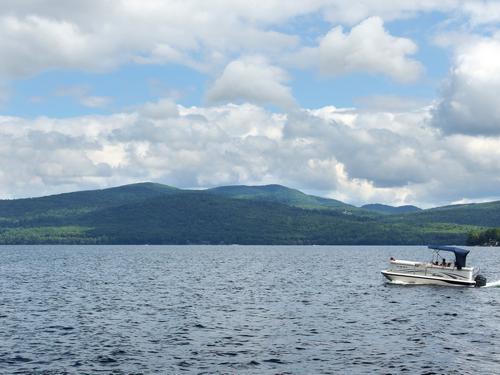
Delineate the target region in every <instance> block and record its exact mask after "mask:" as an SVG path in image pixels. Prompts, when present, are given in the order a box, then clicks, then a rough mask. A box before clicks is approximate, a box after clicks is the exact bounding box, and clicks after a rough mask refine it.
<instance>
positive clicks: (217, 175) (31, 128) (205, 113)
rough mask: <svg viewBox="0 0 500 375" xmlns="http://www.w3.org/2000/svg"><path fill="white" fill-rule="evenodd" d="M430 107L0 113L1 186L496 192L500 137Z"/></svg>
mask: <svg viewBox="0 0 500 375" xmlns="http://www.w3.org/2000/svg"><path fill="white" fill-rule="evenodd" d="M430 116H431V115H430V113H429V110H428V109H427V108H422V109H421V110H420V111H414V110H413V111H411V112H395V113H393V112H370V111H366V110H363V111H357V110H355V109H337V108H334V107H324V108H318V109H311V110H300V111H294V112H293V113H286V112H283V113H272V112H269V111H268V110H266V109H264V108H262V107H260V106H257V105H253V104H248V103H247V104H240V105H236V104H226V105H219V106H211V107H183V106H179V105H175V104H174V103H172V102H171V101H170V100H168V99H165V100H160V101H158V102H154V103H146V104H145V105H143V106H141V107H138V108H137V109H135V110H133V111H131V112H127V113H120V114H114V115H107V116H85V117H75V118H69V119H51V118H46V117H42V118H37V119H33V120H28V119H22V118H17V117H0V166H1V167H0V195H1V196H2V197H12V195H13V194H16V196H32V195H41V194H47V193H56V192H62V191H71V190H78V189H82V188H96V187H106V186H113V185H118V184H124V183H130V182H138V181H148V180H149V181H151V180H152V181H157V182H163V183H167V184H171V185H175V186H179V187H210V186H217V185H223V184H266V183H281V184H284V185H288V186H291V187H296V188H299V189H302V190H304V191H312V192H315V193H317V194H321V195H325V196H326V195H327V196H330V197H332V198H338V199H343V200H345V201H347V202H351V203H355V204H363V203H366V202H377V201H381V202H385V203H392V204H404V203H417V204H421V205H433V204H443V203H449V202H451V201H460V200H461V199H464V198H468V199H483V198H484V197H494V196H498V193H497V192H496V190H495V189H496V187H497V186H498V182H499V181H498V177H496V176H499V175H500V164H499V163H498V162H497V161H498V158H499V157H500V156H499V155H498V152H497V150H500V137H496V136H488V137H485V136H472V135H449V136H443V135H442V134H441V133H440V132H439V131H437V130H436V129H434V128H433V127H432V126H430V121H429V119H430Z"/></svg>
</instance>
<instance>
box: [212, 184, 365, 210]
mask: <svg viewBox="0 0 500 375" xmlns="http://www.w3.org/2000/svg"><path fill="white" fill-rule="evenodd" d="M206 191H207V192H210V193H213V194H219V195H223V196H225V197H230V198H237V199H248V200H259V201H267V202H275V203H283V204H286V205H289V206H294V207H300V208H307V209H325V208H327V209H344V210H345V209H347V210H353V209H354V210H356V207H354V206H351V205H350V204H346V203H344V202H341V201H338V200H335V199H328V198H321V197H316V196H314V195H307V194H304V193H303V192H301V191H299V190H296V189H290V188H288V187H286V186H282V185H264V186H245V185H236V186H221V187H217V188H213V189H208V190H206Z"/></svg>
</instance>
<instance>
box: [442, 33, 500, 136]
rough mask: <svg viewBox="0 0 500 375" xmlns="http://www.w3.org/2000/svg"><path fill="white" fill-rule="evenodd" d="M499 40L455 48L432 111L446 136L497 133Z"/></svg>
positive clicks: (499, 114)
mask: <svg viewBox="0 0 500 375" xmlns="http://www.w3.org/2000/svg"><path fill="white" fill-rule="evenodd" d="M498 92H500V38H499V39H493V38H492V39H482V40H479V41H476V43H474V44H471V45H470V44H468V45H462V46H459V47H458V48H457V51H456V54H455V59H454V66H453V67H452V69H451V72H450V75H449V77H448V79H447V81H446V82H445V84H444V87H443V92H442V97H441V99H440V101H439V103H438V105H437V107H436V110H435V112H434V124H435V125H436V126H437V127H440V128H441V129H443V131H445V132H447V133H463V134H500V106H499V105H498Z"/></svg>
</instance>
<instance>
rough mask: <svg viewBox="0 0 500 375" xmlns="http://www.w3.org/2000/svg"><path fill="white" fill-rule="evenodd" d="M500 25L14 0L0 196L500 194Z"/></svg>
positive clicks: (446, 199) (417, 13)
mask: <svg viewBox="0 0 500 375" xmlns="http://www.w3.org/2000/svg"><path fill="white" fill-rule="evenodd" d="M499 21H500V4H499V3H498V2H494V1H479V0H478V1H476V0H471V1H462V0H449V1H447V2H443V1H433V0H425V1H424V0H422V1H416V2H413V3H411V4H410V3H406V2H400V1H395V0H384V1H377V2H375V1H369V0H364V1H359V2H357V3H355V4H354V3H353V2H349V1H343V0H310V1H304V2H300V3H290V2H285V1H283V0H270V1H269V2H266V3H265V4H264V3H263V4H262V5H260V6H254V5H252V4H249V3H248V2H244V1H239V0H236V1H229V0H227V1H226V0H220V1H217V2H210V1H208V2H206V1H200V0H186V1H177V0H168V1H156V0H148V1H138V0H118V1H107V0H104V1H98V0H89V1H86V2H82V3H79V4H78V5H77V6H68V4H67V3H65V2H62V1H56V0H42V1H25V2H22V3H18V2H10V1H8V2H5V3H3V4H1V5H0V35H2V36H0V47H1V48H2V49H3V51H4V55H3V56H4V58H3V59H2V61H1V62H0V120H1V121H0V132H1V133H2V134H1V135H2V138H3V143H2V144H0V151H1V154H2V155H4V158H5V160H2V165H3V167H2V168H3V170H0V182H2V184H1V186H2V188H1V189H0V196H2V197H4V198H8V197H21V196H32V195H40V194H49V193H57V192H62V191H70V190H77V189H83V188H96V187H107V186H114V185H118V184H124V183H130V182H138V181H149V180H151V181H156V182H161V183H167V184H171V185H177V186H179V187H189V188H204V187H211V186H217V185H224V184H265V183H281V184H285V185H288V186H292V187H296V188H299V189H302V190H304V191H306V192H314V193H317V194H320V195H324V196H329V197H332V198H337V199H342V200H345V201H347V202H350V203H354V204H363V203H366V202H383V203H390V204H410V203H411V204H419V205H422V206H433V205H437V204H446V203H457V202H469V201H485V200H490V199H497V198H500V192H497V185H498V180H497V178H496V177H495V176H497V175H500V174H499V173H498V172H500V170H497V169H498V168H500V167H499V165H500V163H499V162H500V155H499V154H498V153H497V151H496V150H497V149H499V148H500V147H497V146H500V139H499V130H500V129H499V126H498V124H499V123H500V122H499V120H500V112H499V111H500V110H499V107H500V106H498V105H497V103H496V99H495V96H494V95H495V94H494V93H495V92H497V90H498V89H500V83H499V79H498V78H497V77H498V76H500V62H499V61H500V56H499V55H498V53H499V52H498V51H499V50H500V47H499V46H500V31H499V30H498V24H499ZM12 171H15V172H12Z"/></svg>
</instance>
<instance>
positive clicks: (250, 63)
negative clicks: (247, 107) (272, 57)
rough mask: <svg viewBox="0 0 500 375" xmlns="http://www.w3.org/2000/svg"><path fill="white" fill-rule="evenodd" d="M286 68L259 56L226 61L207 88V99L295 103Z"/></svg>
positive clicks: (292, 105)
mask: <svg viewBox="0 0 500 375" xmlns="http://www.w3.org/2000/svg"><path fill="white" fill-rule="evenodd" d="M288 80H289V78H288V75H287V74H286V72H285V71H284V70H283V69H281V68H278V67H276V66H272V65H270V64H269V63H268V62H267V61H266V60H265V59H263V58H261V57H246V58H242V59H239V60H235V61H232V62H231V63H229V64H228V65H227V66H226V68H225V69H224V72H223V73H222V75H221V76H220V77H219V78H218V79H217V80H216V81H215V82H214V84H213V86H212V87H211V88H210V89H209V90H208V93H207V99H208V100H209V101H211V102H219V101H239V100H243V101H250V102H254V103H260V104H265V103H273V104H275V105H277V106H280V107H283V108H291V107H294V106H295V99H294V98H293V96H292V93H291V89H290V88H289V87H287V86H286V85H285V83H286V82H287V81H288Z"/></svg>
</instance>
